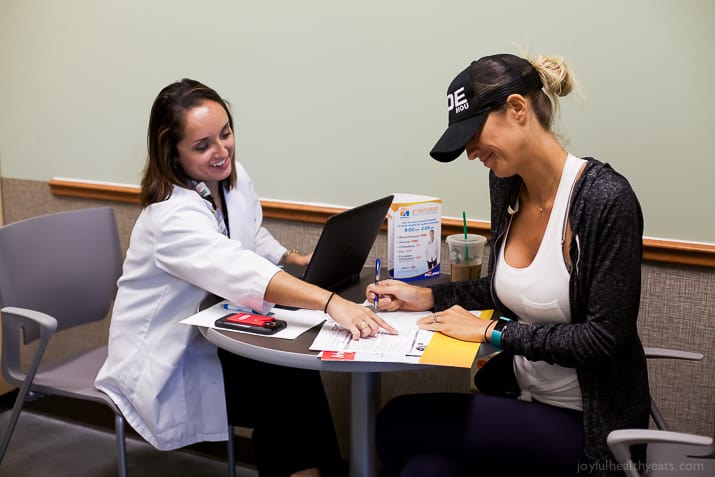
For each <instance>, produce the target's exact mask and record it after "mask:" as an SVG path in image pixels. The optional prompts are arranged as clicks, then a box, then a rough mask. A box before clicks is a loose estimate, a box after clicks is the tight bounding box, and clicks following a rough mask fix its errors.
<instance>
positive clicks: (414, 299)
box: [365, 280, 434, 311]
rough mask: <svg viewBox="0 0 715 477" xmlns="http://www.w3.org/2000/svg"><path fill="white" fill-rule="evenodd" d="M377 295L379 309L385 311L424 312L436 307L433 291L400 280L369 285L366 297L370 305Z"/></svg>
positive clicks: (382, 281)
mask: <svg viewBox="0 0 715 477" xmlns="http://www.w3.org/2000/svg"><path fill="white" fill-rule="evenodd" d="M376 293H377V294H378V295H379V296H380V300H379V301H378V309H380V310H384V311H396V310H405V311H424V310H429V309H430V308H432V307H433V306H434V299H433V297H432V290H430V289H429V288H424V287H419V286H416V285H409V284H407V283H405V282H403V281H400V280H381V281H380V282H378V283H371V284H369V285H368V286H367V289H366V290H365V295H366V296H367V299H368V301H369V302H370V303H373V302H374V301H375V294H376Z"/></svg>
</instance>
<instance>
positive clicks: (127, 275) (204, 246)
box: [95, 162, 286, 450]
mask: <svg viewBox="0 0 715 477" xmlns="http://www.w3.org/2000/svg"><path fill="white" fill-rule="evenodd" d="M235 167H236V168H237V174H238V186H237V187H236V188H234V189H233V190H231V191H230V192H228V193H227V194H226V208H227V209H228V214H229V228H230V231H231V238H230V239H229V238H227V237H225V236H224V235H222V234H221V233H220V232H219V229H218V224H217V222H216V217H215V216H214V214H213V212H212V209H211V207H210V206H209V204H208V202H207V201H206V200H204V199H202V198H201V197H200V196H199V194H198V193H197V192H195V191H194V190H191V189H183V188H181V187H175V188H174V190H173V192H172V194H171V197H170V198H169V199H168V200H165V201H163V202H159V203H156V204H152V205H150V206H148V207H146V208H144V209H143V210H142V212H141V214H140V215H139V218H138V219H137V222H136V224H135V225H134V229H133V231H132V235H131V240H130V245H129V249H128V250H127V255H126V259H125V261H124V268H123V273H122V276H121V278H120V279H119V281H118V286H119V288H118V292H117V297H116V300H115V304H114V308H113V311H112V319H111V324H110V329H109V355H108V357H107V360H106V362H105V363H104V365H103V367H102V369H101V370H100V371H99V374H98V375H97V379H96V383H95V384H96V386H97V388H98V389H100V390H102V391H104V392H105V393H107V394H108V395H109V396H110V397H111V398H112V400H113V401H114V402H115V403H116V404H117V406H118V407H119V409H121V411H122V413H123V414H124V416H125V417H126V420H127V422H128V423H129V424H130V425H131V426H132V427H133V428H134V429H135V430H136V431H137V432H138V433H139V434H140V435H141V436H142V437H143V438H144V439H146V440H147V441H148V442H149V443H151V444H152V445H153V446H154V447H156V448H158V449H161V450H168V449H176V448H179V447H184V446H187V445H189V444H192V443H195V442H200V441H219V440H226V439H227V437H228V434H227V426H228V424H227V421H226V403H225V397H224V388H223V376H222V373H221V365H220V363H219V360H218V357H217V354H216V347H215V346H214V345H212V344H211V343H209V342H208V341H207V340H205V339H204V338H203V337H202V336H201V334H200V333H199V331H198V330H197V329H196V328H195V327H194V326H190V325H184V324H180V323H179V321H181V320H182V319H184V318H186V317H188V316H190V315H192V314H194V313H196V310H197V306H198V305H199V303H200V302H201V300H202V299H203V298H204V297H205V296H206V295H207V293H206V291H209V292H212V293H215V294H216V295H219V296H221V297H224V298H226V299H228V300H230V301H233V302H235V303H239V304H243V305H245V306H247V307H250V308H254V309H258V310H264V311H267V310H268V309H270V308H271V307H272V305H273V304H272V303H268V302H265V301H264V299H263V297H264V293H265V290H266V287H267V286H268V282H269V281H270V280H271V278H272V277H273V275H274V274H275V273H276V272H278V270H279V268H278V267H277V266H276V265H275V264H277V263H278V261H279V260H280V258H281V256H282V255H283V253H284V252H285V250H286V248H285V247H284V246H282V245H281V244H280V243H278V241H276V240H275V239H274V238H273V236H271V234H270V233H269V232H268V231H267V230H266V229H264V228H263V227H262V226H261V222H262V218H263V214H262V211H261V205H260V201H259V199H258V196H257V195H256V193H255V191H254V189H253V183H252V182H251V179H250V177H249V176H248V174H247V173H246V171H245V169H243V167H242V166H241V165H240V164H239V163H238V162H236V163H235ZM216 200H218V198H216ZM248 385H250V384H248Z"/></svg>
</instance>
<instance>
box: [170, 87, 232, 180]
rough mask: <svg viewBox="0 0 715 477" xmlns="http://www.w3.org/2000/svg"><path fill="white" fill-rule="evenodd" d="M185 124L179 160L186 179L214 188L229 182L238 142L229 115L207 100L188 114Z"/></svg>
mask: <svg viewBox="0 0 715 477" xmlns="http://www.w3.org/2000/svg"><path fill="white" fill-rule="evenodd" d="M183 123H184V131H183V137H182V139H181V141H179V142H178V143H177V145H176V149H177V151H178V153H179V157H178V158H177V160H178V161H179V164H180V165H181V167H182V168H183V170H184V172H185V173H186V175H187V176H189V177H191V178H192V179H196V180H197V181H203V182H205V183H206V184H207V185H208V186H209V187H210V188H212V186H215V185H216V184H218V182H220V181H222V180H223V179H226V178H227V177H228V176H229V175H230V174H231V168H232V167H233V165H232V163H233V153H234V149H235V146H236V143H235V137H234V135H233V131H232V130H231V125H230V123H229V118H228V114H227V113H226V110H225V109H224V108H223V107H222V106H221V105H220V104H218V103H217V102H215V101H211V100H204V101H202V102H201V103H200V104H199V105H198V106H195V107H193V108H191V109H189V110H187V111H186V113H185V115H184V122H183Z"/></svg>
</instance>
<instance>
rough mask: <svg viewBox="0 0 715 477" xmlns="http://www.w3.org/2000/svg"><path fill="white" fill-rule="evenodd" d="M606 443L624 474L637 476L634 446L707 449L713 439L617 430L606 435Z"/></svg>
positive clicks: (694, 435) (645, 431)
mask: <svg viewBox="0 0 715 477" xmlns="http://www.w3.org/2000/svg"><path fill="white" fill-rule="evenodd" d="M606 442H607V443H608V447H609V448H610V449H611V452H613V455H614V456H615V457H616V460H617V461H618V462H619V463H620V464H624V470H625V472H626V474H628V475H632V476H638V475H639V474H638V473H637V472H636V471H635V465H634V464H633V461H632V460H631V446H633V445H635V444H683V445H695V446H703V447H707V446H710V445H712V443H713V439H712V438H711V437H705V436H701V435H697V434H686V433H683V432H672V431H661V430H657V429H617V430H615V431H611V432H610V433H609V434H608V437H607V438H606Z"/></svg>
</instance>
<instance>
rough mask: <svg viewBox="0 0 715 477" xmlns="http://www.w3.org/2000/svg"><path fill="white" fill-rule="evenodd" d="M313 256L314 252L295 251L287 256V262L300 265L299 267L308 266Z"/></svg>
mask: <svg viewBox="0 0 715 477" xmlns="http://www.w3.org/2000/svg"><path fill="white" fill-rule="evenodd" d="M312 257H313V252H310V253H309V254H306V255H303V254H301V253H299V252H293V253H291V254H289V255H288V256H287V257H286V263H290V264H291V265H298V266H299V267H307V266H308V263H309V262H310V259H311V258H312Z"/></svg>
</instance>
